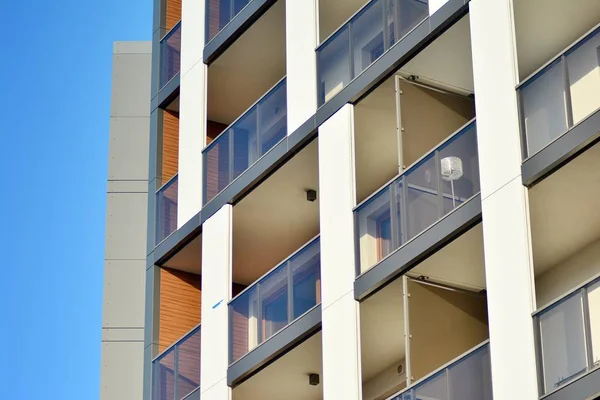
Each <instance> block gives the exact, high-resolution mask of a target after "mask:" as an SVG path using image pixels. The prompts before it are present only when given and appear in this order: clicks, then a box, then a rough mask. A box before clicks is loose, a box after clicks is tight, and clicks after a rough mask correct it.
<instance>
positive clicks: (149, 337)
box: [144, 266, 160, 346]
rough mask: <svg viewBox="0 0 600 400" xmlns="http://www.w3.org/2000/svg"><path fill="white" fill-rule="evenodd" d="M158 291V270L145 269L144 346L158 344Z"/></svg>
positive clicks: (154, 268)
mask: <svg viewBox="0 0 600 400" xmlns="http://www.w3.org/2000/svg"><path fill="white" fill-rule="evenodd" d="M159 291H160V268H159V267H157V266H152V267H151V268H149V269H146V290H145V292H146V296H145V297H146V301H145V310H144V326H145V330H144V345H145V346H149V345H151V344H158V323H159V320H158V311H159Z"/></svg>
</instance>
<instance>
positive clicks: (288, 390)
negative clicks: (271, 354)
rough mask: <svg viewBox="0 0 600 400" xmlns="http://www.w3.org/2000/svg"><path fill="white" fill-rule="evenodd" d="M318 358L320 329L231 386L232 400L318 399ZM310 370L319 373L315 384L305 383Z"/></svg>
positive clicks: (319, 386)
mask: <svg viewBox="0 0 600 400" xmlns="http://www.w3.org/2000/svg"><path fill="white" fill-rule="evenodd" d="M321 359H322V353H321V332H318V333H317V334H315V335H313V336H312V337H310V338H309V339H308V340H306V341H305V342H303V343H302V344H300V345H299V346H298V347H296V348H295V349H293V350H292V351H290V352H289V353H287V354H285V355H284V356H283V357H281V358H280V359H278V360H277V361H275V362H273V363H272V364H271V365H269V366H268V367H267V368H265V369H263V370H262V371H260V372H258V373H257V374H256V375H254V376H253V377H251V378H250V379H248V380H247V381H245V382H243V383H242V384H241V385H240V386H238V387H236V388H235V389H233V400H257V399H273V400H275V399H285V400H320V399H322V398H323V373H322V368H321ZM310 373H317V374H319V375H320V376H321V383H320V384H319V385H317V386H311V385H309V384H308V374H310Z"/></svg>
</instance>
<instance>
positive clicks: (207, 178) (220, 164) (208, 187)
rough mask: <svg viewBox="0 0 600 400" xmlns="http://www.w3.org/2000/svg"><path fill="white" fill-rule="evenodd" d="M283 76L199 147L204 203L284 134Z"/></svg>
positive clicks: (285, 108)
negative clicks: (222, 129)
mask: <svg viewBox="0 0 600 400" xmlns="http://www.w3.org/2000/svg"><path fill="white" fill-rule="evenodd" d="M286 94H287V92H286V80H285V78H283V79H282V80H281V81H279V82H278V83H277V84H276V85H275V86H274V87H273V88H272V89H271V90H269V91H268V92H267V93H266V94H265V95H264V96H263V97H261V98H260V99H259V100H258V101H257V102H256V103H255V104H254V105H253V106H252V107H250V109H248V110H247V111H246V112H245V113H244V114H242V116H240V117H239V118H238V119H237V120H236V121H235V122H234V123H233V124H231V125H230V126H229V127H227V129H225V130H224V131H223V133H221V134H220V135H219V136H217V137H216V138H215V140H213V141H212V142H211V143H210V144H209V145H208V146H206V148H205V149H204V150H203V151H202V155H203V158H204V159H203V162H204V182H203V186H204V187H203V190H204V204H206V203H208V202H209V201H210V200H211V199H212V198H213V197H215V196H216V195H217V194H218V193H219V192H221V191H222V190H223V189H225V187H226V186H227V185H229V184H230V183H231V182H233V181H234V180H235V179H236V178H237V177H238V176H239V175H240V174H242V172H244V171H246V170H247V169H248V168H249V167H250V166H251V165H252V164H254V163H255V162H256V161H258V159H259V158H261V157H262V156H263V155H265V153H267V152H268V151H269V150H270V149H271V148H272V147H273V146H275V145H276V144H277V143H279V142H280V141H281V140H282V139H283V138H285V137H286V135H287V99H286Z"/></svg>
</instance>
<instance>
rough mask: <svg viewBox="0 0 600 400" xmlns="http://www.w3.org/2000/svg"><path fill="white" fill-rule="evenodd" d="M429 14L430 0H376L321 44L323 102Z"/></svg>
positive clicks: (319, 59) (319, 89) (319, 99)
mask: <svg viewBox="0 0 600 400" xmlns="http://www.w3.org/2000/svg"><path fill="white" fill-rule="evenodd" d="M428 15H429V6H428V1H427V0H372V1H370V2H368V3H367V4H366V5H365V6H364V7H363V8H362V9H361V10H360V11H359V12H358V13H356V14H355V15H354V16H353V17H352V18H351V19H350V20H349V21H348V22H347V23H345V24H344V25H343V26H341V27H340V28H339V29H338V30H337V31H336V32H335V33H334V34H333V35H331V36H330V37H329V38H328V39H327V40H325V42H323V43H322V44H321V45H320V46H319V47H318V48H317V73H318V85H319V87H318V88H317V91H318V97H319V98H318V101H319V105H323V104H324V103H326V102H327V101H328V100H329V99H330V98H332V97H333V96H335V95H336V94H337V93H338V92H339V91H340V90H342V89H343V88H344V87H345V86H346V85H347V84H348V83H349V82H350V81H351V80H352V79H354V78H356V77H357V76H358V75H359V74H360V73H361V72H362V71H364V70H365V69H366V68H367V67H368V66H369V65H371V64H372V63H373V62H374V61H375V60H376V59H377V58H379V57H380V56H381V55H382V54H383V53H384V52H386V51H387V50H388V49H389V48H390V47H392V46H393V45H394V44H396V43H397V42H398V41H399V40H400V39H402V38H403V37H404V36H405V35H406V34H407V33H408V32H410V31H411V30H412V29H413V28H414V27H416V26H417V25H418V24H419V23H421V22H422V21H423V20H424V19H425V18H427V17H428Z"/></svg>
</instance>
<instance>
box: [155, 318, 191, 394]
mask: <svg viewBox="0 0 600 400" xmlns="http://www.w3.org/2000/svg"><path fill="white" fill-rule="evenodd" d="M152 382H153V386H152V400H181V399H184V398H185V397H186V396H187V395H188V394H190V393H192V392H193V391H194V390H196V389H197V388H199V387H200V325H198V326H197V327H196V328H194V329H193V330H192V331H190V332H189V333H188V334H186V335H185V336H184V337H182V338H181V339H179V341H178V342H177V343H175V344H174V345H173V346H171V347H169V348H168V349H167V350H165V351H164V352H163V353H162V354H161V355H159V356H158V357H156V358H155V359H154V361H152Z"/></svg>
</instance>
